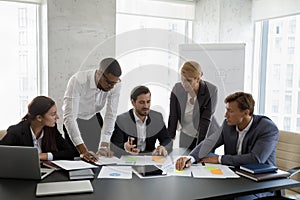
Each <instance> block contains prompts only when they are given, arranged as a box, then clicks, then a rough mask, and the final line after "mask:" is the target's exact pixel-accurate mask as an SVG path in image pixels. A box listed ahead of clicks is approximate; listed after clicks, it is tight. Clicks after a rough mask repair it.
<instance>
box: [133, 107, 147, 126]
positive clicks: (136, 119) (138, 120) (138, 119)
mask: <svg viewBox="0 0 300 200" xmlns="http://www.w3.org/2000/svg"><path fill="white" fill-rule="evenodd" d="M133 116H134V119H135V121H136V122H141V123H146V121H147V119H148V116H146V118H145V121H144V122H143V121H142V120H141V119H140V118H139V117H138V116H137V115H136V114H135V109H133Z"/></svg>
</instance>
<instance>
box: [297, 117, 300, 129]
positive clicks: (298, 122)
mask: <svg viewBox="0 0 300 200" xmlns="http://www.w3.org/2000/svg"><path fill="white" fill-rule="evenodd" d="M296 130H297V131H298V132H300V118H297V128H296Z"/></svg>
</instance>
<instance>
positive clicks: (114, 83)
mask: <svg viewBox="0 0 300 200" xmlns="http://www.w3.org/2000/svg"><path fill="white" fill-rule="evenodd" d="M102 77H103V78H104V80H105V82H106V84H107V85H108V86H114V85H116V84H117V83H119V82H121V79H118V81H117V82H112V81H110V80H109V79H108V78H107V76H105V74H104V73H102Z"/></svg>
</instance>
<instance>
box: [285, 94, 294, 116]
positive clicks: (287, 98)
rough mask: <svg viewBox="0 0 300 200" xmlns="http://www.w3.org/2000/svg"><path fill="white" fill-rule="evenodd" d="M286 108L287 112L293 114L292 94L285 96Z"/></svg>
mask: <svg viewBox="0 0 300 200" xmlns="http://www.w3.org/2000/svg"><path fill="white" fill-rule="evenodd" d="M284 110H285V113H286V114H291V112H292V96H291V95H285V97H284Z"/></svg>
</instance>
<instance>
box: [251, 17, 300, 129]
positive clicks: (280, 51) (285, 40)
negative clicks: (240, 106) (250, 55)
mask: <svg viewBox="0 0 300 200" xmlns="http://www.w3.org/2000/svg"><path fill="white" fill-rule="evenodd" d="M298 26H300V15H293V16H288V17H281V18H275V19H269V20H263V21H257V22H256V23H255V29H256V33H257V34H256V36H257V37H256V38H255V47H254V49H255V50H256V51H258V52H257V53H255V56H254V63H257V64H255V66H254V68H255V69H257V71H259V72H263V73H260V78H259V82H260V84H257V85H258V87H259V88H257V89H256V90H257V91H258V92H259V91H265V92H263V93H262V92H261V93H259V95H258V96H259V99H258V104H257V105H258V108H257V109H258V112H259V114H264V115H267V116H270V117H272V119H275V117H276V118H277V126H278V128H279V129H280V130H289V131H295V132H296V131H297V130H298V128H297V127H298V125H297V119H298V118H299V117H300V108H299V105H300V100H299V98H300V95H299V91H300V65H299V61H298V60H297V59H296V58H297V56H296V55H297V54H298V52H299V50H300V42H299V40H300V29H299V28H298ZM285 49H286V50H285ZM282 83H283V84H282ZM274 91H276V94H277V93H278V95H275V96H274Z"/></svg>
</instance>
